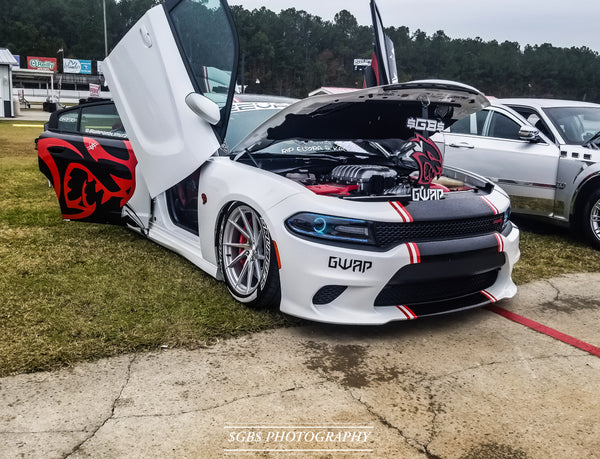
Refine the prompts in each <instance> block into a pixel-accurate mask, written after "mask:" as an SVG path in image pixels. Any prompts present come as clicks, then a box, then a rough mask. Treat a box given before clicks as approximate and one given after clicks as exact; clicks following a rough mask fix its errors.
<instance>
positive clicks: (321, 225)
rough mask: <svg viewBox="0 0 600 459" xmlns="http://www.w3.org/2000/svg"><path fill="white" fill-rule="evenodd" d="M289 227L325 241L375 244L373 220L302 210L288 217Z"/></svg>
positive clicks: (293, 231)
mask: <svg viewBox="0 0 600 459" xmlns="http://www.w3.org/2000/svg"><path fill="white" fill-rule="evenodd" d="M285 226H286V227H287V229H288V230H289V231H290V232H292V233H294V234H297V235H299V236H305V237H310V238H313V239H320V240H323V241H331V242H343V243H354V244H368V245H375V239H374V237H373V230H372V228H371V222H368V221H365V220H357V219H354V218H341V217H332V216H331V215H321V214H312V213H308V212H302V213H299V214H296V215H293V216H292V217H290V218H288V219H287V220H286V222H285Z"/></svg>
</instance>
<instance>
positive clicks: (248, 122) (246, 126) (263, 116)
mask: <svg viewBox="0 0 600 459" xmlns="http://www.w3.org/2000/svg"><path fill="white" fill-rule="evenodd" d="M288 105H289V104H287V103H278V102H239V103H235V104H233V106H232V107H231V115H230V118H229V127H228V128H227V135H226V136H225V141H226V142H227V146H228V147H229V149H230V150H231V149H233V148H234V147H235V146H236V145H237V144H238V143H240V141H241V140H242V139H243V138H244V137H246V136H247V135H248V134H250V133H251V132H252V131H253V130H254V129H256V128H257V127H258V126H260V125H261V124H262V123H263V122H264V121H266V120H267V119H269V118H270V117H272V116H273V115H275V114H276V113H277V112H278V111H280V110H281V109H283V108H285V107H287V106H288Z"/></svg>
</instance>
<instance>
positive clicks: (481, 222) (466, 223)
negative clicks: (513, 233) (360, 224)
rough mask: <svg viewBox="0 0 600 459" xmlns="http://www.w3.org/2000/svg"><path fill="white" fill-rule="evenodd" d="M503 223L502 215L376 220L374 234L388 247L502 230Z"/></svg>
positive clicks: (378, 240) (380, 244) (378, 243)
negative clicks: (417, 219)
mask: <svg viewBox="0 0 600 459" xmlns="http://www.w3.org/2000/svg"><path fill="white" fill-rule="evenodd" d="M503 223H504V219H503V218H502V215H492V216H487V217H480V218H469V219H463V220H446V221H433V222H413V223H384V222H376V223H375V224H374V234H375V241H376V242H377V245H378V246H380V247H388V246H393V245H398V244H403V243H405V242H424V241H435V240H439V239H452V238H457V237H463V236H476V235H480V234H489V233H494V232H501V231H502V225H503Z"/></svg>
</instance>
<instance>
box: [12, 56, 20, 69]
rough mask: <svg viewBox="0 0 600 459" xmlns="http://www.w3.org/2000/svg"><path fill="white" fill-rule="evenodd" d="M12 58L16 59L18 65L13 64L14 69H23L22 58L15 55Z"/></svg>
mask: <svg viewBox="0 0 600 459" xmlns="http://www.w3.org/2000/svg"><path fill="white" fill-rule="evenodd" d="M12 56H13V57H14V58H15V61H17V63H16V64H13V65H12V66H13V68H15V67H16V68H19V67H21V56H19V55H18V54H13V55H12Z"/></svg>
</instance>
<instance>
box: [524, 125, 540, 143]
mask: <svg viewBox="0 0 600 459" xmlns="http://www.w3.org/2000/svg"><path fill="white" fill-rule="evenodd" d="M539 137H540V130H539V129H536V128H534V127H533V126H521V129H519V138H520V139H521V140H528V141H530V142H535V141H536V140H538V139H539Z"/></svg>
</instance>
